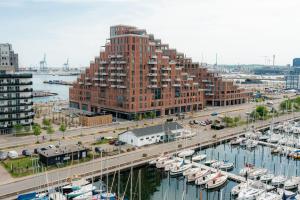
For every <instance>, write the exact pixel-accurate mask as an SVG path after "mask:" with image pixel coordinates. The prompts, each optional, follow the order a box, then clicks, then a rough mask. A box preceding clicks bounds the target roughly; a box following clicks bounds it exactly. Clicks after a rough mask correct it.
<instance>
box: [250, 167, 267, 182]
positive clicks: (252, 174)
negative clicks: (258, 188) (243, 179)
mask: <svg viewBox="0 0 300 200" xmlns="http://www.w3.org/2000/svg"><path fill="white" fill-rule="evenodd" d="M267 173H268V169H264V168H257V169H254V170H253V171H252V172H250V173H249V178H250V179H257V178H259V177H261V176H263V175H265V174H267Z"/></svg>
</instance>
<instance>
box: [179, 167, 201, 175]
mask: <svg viewBox="0 0 300 200" xmlns="http://www.w3.org/2000/svg"><path fill="white" fill-rule="evenodd" d="M199 171H201V168H200V167H196V168H190V169H188V170H185V171H184V172H183V173H182V175H183V176H189V175H191V174H196V173H197V172H199Z"/></svg>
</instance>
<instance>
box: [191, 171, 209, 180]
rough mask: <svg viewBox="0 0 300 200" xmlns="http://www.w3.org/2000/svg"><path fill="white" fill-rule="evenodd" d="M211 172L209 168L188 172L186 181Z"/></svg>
mask: <svg viewBox="0 0 300 200" xmlns="http://www.w3.org/2000/svg"><path fill="white" fill-rule="evenodd" d="M210 173H211V171H210V170H209V169H204V170H201V171H199V172H197V173H195V174H190V175H188V177H187V181H188V182H193V181H195V180H197V179H199V178H201V177H205V176H207V175H209V174H210Z"/></svg>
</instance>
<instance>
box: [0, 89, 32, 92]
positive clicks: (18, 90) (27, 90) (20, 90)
mask: <svg viewBox="0 0 300 200" xmlns="http://www.w3.org/2000/svg"><path fill="white" fill-rule="evenodd" d="M32 91H33V89H32V88H25V89H23V90H22V89H17V90H0V93H17V92H32Z"/></svg>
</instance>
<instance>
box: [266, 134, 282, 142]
mask: <svg viewBox="0 0 300 200" xmlns="http://www.w3.org/2000/svg"><path fill="white" fill-rule="evenodd" d="M280 139H281V136H280V135H277V134H272V135H271V136H270V138H269V139H268V142H270V143H278V141H279V140H280Z"/></svg>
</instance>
